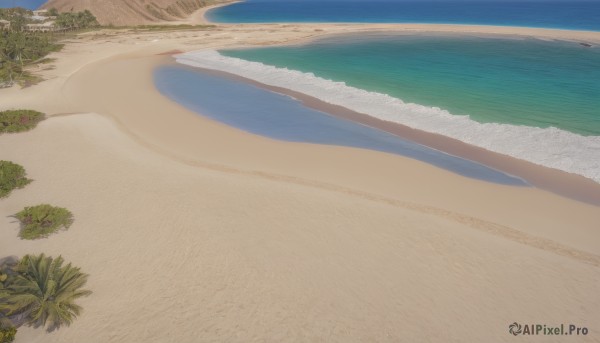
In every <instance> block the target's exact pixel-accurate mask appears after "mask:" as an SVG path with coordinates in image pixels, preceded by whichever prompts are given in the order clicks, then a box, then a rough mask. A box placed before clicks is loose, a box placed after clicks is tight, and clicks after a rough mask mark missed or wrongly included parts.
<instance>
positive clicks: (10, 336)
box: [0, 327, 17, 343]
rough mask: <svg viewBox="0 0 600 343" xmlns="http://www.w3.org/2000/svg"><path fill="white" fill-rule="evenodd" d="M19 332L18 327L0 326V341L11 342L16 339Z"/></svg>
mask: <svg viewBox="0 0 600 343" xmlns="http://www.w3.org/2000/svg"><path fill="white" fill-rule="evenodd" d="M16 334H17V329H16V328H13V327H10V328H3V329H2V328H0V343H11V342H12V341H14V340H15V335H16Z"/></svg>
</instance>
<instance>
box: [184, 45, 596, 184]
mask: <svg viewBox="0 0 600 343" xmlns="http://www.w3.org/2000/svg"><path fill="white" fill-rule="evenodd" d="M175 57H176V60H177V62H179V63H182V64H186V65H189V66H193V67H200V68H206V69H213V70H218V71H224V72H228V73H232V74H235V75H239V76H242V77H245V78H248V79H251V80H255V81H257V82H260V83H263V84H266V85H270V86H276V87H282V88H287V89H290V90H293V91H297V92H301V93H304V94H307V95H310V96H312V97H315V98H318V99H320V100H322V101H325V102H327V103H330V104H334V105H339V106H343V107H346V108H348V109H351V110H353V111H356V112H360V113H364V114H367V115H370V116H373V117H376V118H379V119H382V120H385V121H389V122H394V123H399V124H402V125H406V126H409V127H412V128H415V129H419V130H423V131H427V132H432V133H438V134H442V135H445V136H448V137H452V138H455V139H458V140H461V141H463V142H465V143H469V144H472V145H475V146H478V147H481V148H484V149H487V150H490V151H494V152H497V153H501V154H505V155H509V156H512V157H516V158H519V159H523V160H526V161H529V162H533V163H535V164H539V165H542V166H546V167H550V168H555V169H559V170H562V171H565V172H569V173H575V174H579V175H582V176H585V177H588V178H590V179H593V180H594V181H596V182H599V183H600V136H581V135H579V134H576V133H572V132H568V131H564V130H560V129H557V128H555V127H549V128H537V127H530V126H517V125H510V124H499V123H479V122H476V121H474V120H472V119H471V118H470V117H469V116H459V115H453V114H451V113H449V112H448V111H446V110H444V109H440V108H437V107H428V106H423V105H419V104H413V103H405V102H403V101H402V100H400V99H398V98H394V97H391V96H389V95H387V94H382V93H376V92H370V91H366V90H362V89H359V88H354V87H350V86H347V85H346V84H345V83H344V82H337V81H332V80H327V79H323V78H320V77H317V76H315V75H314V74H312V73H304V72H300V71H296V70H290V69H287V68H278V67H273V66H269V65H265V64H263V63H259V62H251V61H246V60H243V59H239V58H233V57H227V56H223V55H221V54H219V52H218V51H215V50H202V51H193V52H188V53H184V54H179V55H176V56H175Z"/></svg>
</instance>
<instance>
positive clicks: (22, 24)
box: [0, 8, 98, 88]
mask: <svg viewBox="0 0 600 343" xmlns="http://www.w3.org/2000/svg"><path fill="white" fill-rule="evenodd" d="M32 14H33V12H32V11H30V10H26V9H23V8H8V9H0V19H3V20H7V21H9V22H10V29H8V30H2V31H0V88H2V87H10V86H12V85H13V84H14V82H17V81H22V80H23V79H24V78H26V77H27V76H28V74H27V73H26V72H25V67H26V66H27V64H30V63H34V62H36V61H38V60H40V59H41V58H43V57H45V56H46V55H48V54H49V53H51V52H54V51H58V50H60V49H61V48H62V44H58V43H57V39H56V37H55V36H54V35H53V34H52V33H51V32H50V33H49V32H27V31H26V30H25V28H26V27H27V26H26V25H28V24H32V23H37V21H34V20H33V19H31V16H32ZM48 15H49V16H52V17H55V19H54V26H55V27H56V28H58V29H63V30H81V29H87V28H91V27H96V26H98V21H97V20H96V17H94V15H93V14H92V13H91V12H90V11H88V10H85V11H81V12H64V13H58V11H56V9H52V10H50V11H48Z"/></svg>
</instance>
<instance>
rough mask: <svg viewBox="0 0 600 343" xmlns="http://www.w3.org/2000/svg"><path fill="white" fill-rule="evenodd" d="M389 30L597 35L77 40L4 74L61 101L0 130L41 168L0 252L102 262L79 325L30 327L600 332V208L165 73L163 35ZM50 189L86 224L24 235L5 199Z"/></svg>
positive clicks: (96, 35) (209, 42)
mask: <svg viewBox="0 0 600 343" xmlns="http://www.w3.org/2000/svg"><path fill="white" fill-rule="evenodd" d="M195 15H196V16H197V15H198V13H196V14H195ZM200 17H201V16H200ZM197 18H199V17H197ZM384 31H386V32H387V31H395V32H396V31H397V32H406V33H415V32H438V33H440V32H443V33H445V34H480V35H481V34H483V35H487V34H494V35H498V34H500V35H520V36H533V37H538V38H547V39H564V40H574V41H577V42H590V43H598V42H600V34H599V33H597V32H578V31H564V30H542V29H521V28H510V27H483V26H457V25H419V24H414V25H405V24H402V25H390V24H378V25H370V24H368V25H350V24H318V25H317V24H304V25H298V24H270V25H237V26H233V25H219V26H217V27H214V28H208V29H204V30H190V31H172V32H134V31H132V30H130V31H127V32H117V31H114V30H104V31H100V32H90V33H86V34H83V35H80V36H79V37H78V38H76V39H72V40H71V41H70V42H67V45H66V47H65V49H64V50H63V51H62V52H60V53H56V54H55V55H54V56H52V57H55V58H56V61H55V62H54V63H53V68H48V69H47V70H40V74H41V75H43V76H44V78H46V79H47V81H44V82H42V83H41V84H39V85H36V86H33V87H30V88H27V89H16V88H11V89H4V90H0V110H3V109H9V108H31V109H36V110H40V111H42V112H45V113H47V114H48V115H49V119H48V120H46V121H44V122H42V123H41V124H40V125H39V126H38V128H36V129H35V130H33V131H30V132H28V133H22V134H14V135H2V136H0V159H2V160H11V161H14V162H16V163H19V164H21V165H23V166H24V167H25V168H26V170H27V172H28V174H29V176H30V177H31V178H32V179H34V180H35V181H34V182H33V183H32V184H30V185H28V186H27V187H26V188H24V189H22V190H18V191H15V192H13V194H12V195H11V196H10V197H9V198H6V199H2V200H0V227H2V230H0V252H1V254H0V255H2V256H9V255H15V256H21V255H23V254H26V253H39V252H45V253H47V254H52V255H59V254H60V255H62V256H64V257H65V259H67V260H68V261H71V262H73V263H74V264H75V265H78V266H80V267H81V268H82V270H84V271H85V272H87V273H89V274H90V280H89V282H88V286H87V288H89V289H91V290H92V291H93V292H94V294H93V295H92V296H90V297H88V298H85V299H84V300H82V301H81V305H82V306H83V307H84V313H83V315H82V316H81V317H80V318H79V319H78V320H77V321H76V322H75V323H74V324H73V325H72V326H70V327H68V328H64V329H61V330H59V331H57V332H53V333H50V334H47V333H44V332H43V331H42V330H34V329H31V328H21V329H20V330H19V334H18V336H17V342H21V343H25V342H91V343H94V342H198V341H219V342H222V341H227V342H248V341H258V342H264V341H267V342H270V341H293V342H296V341H311V342H313V341H323V342H325V341H327V342H353V341H356V342H364V341H381V342H396V341H419V342H420V341H432V342H436V341H456V342H458V341H461V342H462V341H512V340H514V337H513V336H512V335H510V334H509V333H508V325H509V324H510V323H512V322H514V321H522V322H532V323H547V324H548V325H556V324H560V323H573V324H576V325H579V326H586V327H588V328H589V331H590V334H589V335H588V336H586V337H578V338H577V339H576V340H575V339H574V341H589V342H597V341H600V336H598V332H599V331H600V326H598V323H600V306H598V305H599V304H600V296H598V295H597V288H598V287H597V286H598V285H599V284H600V232H599V230H598V223H599V222H600V207H598V206H596V205H593V204H590V203H586V202H582V201H577V200H574V199H571V198H568V197H565V196H562V195H560V194H561V193H560V192H558V191H556V192H554V193H553V192H551V191H548V190H543V189H540V188H535V187H511V186H502V185H496V184H491V183H486V182H483V181H477V180H473V179H469V178H465V177H462V176H459V175H456V174H453V173H450V172H447V171H445V170H442V169H438V168H436V167H433V166H431V165H428V164H424V163H421V162H418V161H415V160H411V159H407V158H403V157H399V156H395V155H390V154H384V153H379V152H374V151H367V150H360V149H353V148H344V147H334V146H319V145H312V144H302V143H287V142H280V141H274V140H270V139H267V138H264V137H259V136H255V135H251V134H248V133H245V132H241V131H239V130H236V129H234V128H230V127H227V126H224V125H222V124H220V123H217V122H214V121H211V120H208V119H206V118H204V117H202V116H199V115H197V114H195V113H192V112H190V111H188V110H186V109H185V108H183V107H181V106H179V105H178V104H176V103H173V102H171V101H170V100H169V99H167V98H165V97H163V96H161V95H160V93H158V91H157V90H156V89H155V87H154V85H153V82H152V71H153V70H154V69H155V68H156V67H157V66H159V65H164V64H167V63H173V59H172V57H171V56H169V54H164V53H167V52H173V51H192V50H198V49H215V48H223V47H240V46H256V45H267V44H292V43H297V42H301V41H305V40H308V39H313V38H314V37H317V36H322V35H324V34H345V33H351V32H384ZM43 68H45V67H40V69H43ZM485 158H489V159H490V160H494V161H497V160H496V159H494V157H493V156H492V155H485ZM399 175H401V177H399ZM557 178H558V179H550V180H557V182H559V181H561V180H564V178H563V179H561V178H560V176H557ZM551 183H554V181H551ZM590 187H595V185H593V186H590ZM591 196H592V197H593V196H595V193H594V192H592V193H591ZM43 202H47V203H52V204H55V205H59V206H64V207H67V208H69V209H70V210H71V211H72V212H73V213H74V215H75V223H74V224H73V226H72V227H71V228H70V229H69V231H66V232H61V233H59V234H56V235H54V236H51V237H50V238H48V239H44V240H39V241H23V240H20V239H18V238H17V232H18V224H17V223H16V220H15V219H14V218H12V217H11V216H12V215H13V214H14V213H16V212H17V211H19V210H20V209H22V208H23V207H24V206H28V205H32V204H37V203H43ZM520 338H521V339H523V340H525V338H524V337H520ZM532 338H534V337H532ZM546 338H548V340H547V341H556V342H559V341H564V340H561V339H560V338H561V337H557V338H556V339H553V338H552V337H545V339H546Z"/></svg>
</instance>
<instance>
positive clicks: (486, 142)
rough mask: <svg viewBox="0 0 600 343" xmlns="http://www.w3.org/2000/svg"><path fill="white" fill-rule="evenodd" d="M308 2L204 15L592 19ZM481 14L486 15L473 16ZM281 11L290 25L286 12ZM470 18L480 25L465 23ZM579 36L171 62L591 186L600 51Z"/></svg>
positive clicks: (373, 44)
mask: <svg viewBox="0 0 600 343" xmlns="http://www.w3.org/2000/svg"><path fill="white" fill-rule="evenodd" d="M310 2H311V1H302V2H298V1H267V0H250V1H246V2H242V3H237V4H233V5H230V6H226V7H222V8H218V9H216V10H213V11H211V12H209V17H210V18H211V19H212V20H215V19H218V20H220V21H235V22H255V21H267V22H270V21H300V22H303V21H337V22H344V21H376V22H389V21H402V20H405V19H406V18H407V17H406V16H411V19H410V20H408V19H406V20H405V21H411V22H459V23H465V24H502V25H521V26H541V27H546V26H549V27H561V28H571V29H572V28H580V29H581V28H586V29H598V28H599V27H598V25H600V20H597V19H600V18H599V17H598V15H599V14H600V3H598V2H586V3H583V2H569V3H566V2H540V1H538V2H518V3H516V2H497V1H494V2H492V1H487V2H481V1H480V2H470V3H466V2H435V3H430V9H431V10H430V12H431V13H437V12H436V11H438V10H439V9H441V8H445V9H448V8H450V7H452V8H454V10H448V11H446V10H444V11H441V10H440V11H441V12H444V13H445V14H444V16H445V17H444V18H443V19H440V18H441V17H439V16H438V17H437V19H436V20H429V19H427V18H424V17H420V15H421V14H423V13H424V12H426V11H425V9H424V8H425V7H423V6H425V5H423V3H414V2H410V3H409V2H398V1H383V2H357V1H341V0H340V1H331V0H329V1H320V2H318V4H319V6H317V7H318V8H319V9H320V12H319V15H320V16H322V17H320V19H319V20H316V19H315V17H314V15H315V11H314V8H315V6H310ZM268 4H271V5H273V6H267V5H268ZM301 4H304V5H303V6H300V5H301ZM315 4H316V3H313V5H315ZM467 5H469V6H470V7H469V6H467ZM528 6H529V7H528ZM267 7H268V9H267ZM336 8H337V9H338V10H337V11H335V10H334V9H336ZM400 8H403V9H405V10H402V11H400V10H398V9H400ZM468 8H470V9H471V10H467V9H468ZM484 8H486V10H484ZM385 9H387V10H385ZM392 9H395V10H392ZM458 9H462V10H458ZM525 9H528V10H527V11H526V10H525ZM533 9H536V10H533ZM441 12H440V13H441ZM479 12H486V14H485V15H481V16H477V15H476V13H479ZM290 13H294V15H293V19H294V20H287V19H286V18H287V17H286V15H291V14H290ZM358 13H362V15H359V14H358ZM399 13H401V14H399ZM419 13H421V14H419ZM431 13H430V14H431ZM461 13H462V14H461ZM519 13H520V14H519ZM574 13H579V14H574ZM431 15H432V14H431ZM439 15H440V16H441V15H442V14H439ZM461 15H462V17H461ZM401 17H402V18H404V19H402V18H401ZM475 17H477V18H478V20H479V21H477V22H475V21H473V20H471V19H468V18H475ZM575 18H577V19H575ZM509 19H510V20H509ZM519 20H521V21H519ZM544 23H545V24H544ZM595 25H596V26H595ZM580 43H581V42H572V41H558V40H541V39H534V38H524V37H507V36H502V37H500V36H492V35H476V34H462V35H460V36H459V35H451V34H436V35H432V34H423V33H420V34H419V33H417V34H411V35H409V34H398V33H396V34H393V33H377V34H356V35H348V36H335V37H325V38H321V39H318V40H315V41H312V42H309V43H305V44H301V45H286V46H271V47H258V48H248V49H235V50H221V51H202V52H194V53H188V54H184V55H183V56H179V57H178V61H179V62H181V63H184V64H189V65H192V66H199V67H203V68H207V69H214V70H220V71H226V72H229V73H233V74H237V75H239V76H242V77H245V78H248V79H252V80H254V81H258V82H261V83H264V84H267V85H271V86H277V87H283V88H288V89H291V90H293V91H297V92H301V93H305V94H307V95H310V96H313V97H316V98H318V99H320V100H322V101H324V102H327V103H331V104H335V105H340V106H344V107H347V108H349V109H351V110H354V111H356V112H359V113H363V114H367V115H369V116H372V117H376V118H379V119H382V120H385V121H389V122H396V123H399V124H403V125H406V126H409V127H412V128H416V129H420V130H423V131H427V132H432V133H438V134H442V135H445V136H448V137H452V138H455V139H458V140H461V141H463V142H466V143H468V144H472V145H475V146H478V147H482V148H485V149H488V150H490V151H494V152H498V153H501V154H504V155H508V156H512V157H515V158H519V159H522V160H526V161H529V162H533V163H535V164H538V165H542V166H546V167H550V168H555V169H559V170H562V171H566V172H569V173H575V174H579V175H582V176H585V177H588V178H590V179H593V180H595V181H597V182H600V47H599V46H597V45H593V46H586V45H583V44H580Z"/></svg>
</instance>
